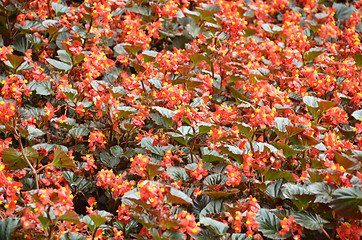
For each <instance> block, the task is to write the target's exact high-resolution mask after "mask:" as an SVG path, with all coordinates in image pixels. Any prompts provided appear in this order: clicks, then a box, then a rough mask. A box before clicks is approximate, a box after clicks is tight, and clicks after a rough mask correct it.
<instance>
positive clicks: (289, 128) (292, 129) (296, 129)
mask: <svg viewBox="0 0 362 240" xmlns="http://www.w3.org/2000/svg"><path fill="white" fill-rule="evenodd" d="M285 128H286V129H287V133H288V135H289V137H291V136H294V135H296V134H298V133H301V132H303V131H304V130H305V129H304V128H301V127H293V126H289V125H286V126H285Z"/></svg>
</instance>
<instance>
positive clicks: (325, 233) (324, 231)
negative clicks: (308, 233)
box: [321, 227, 331, 239]
mask: <svg viewBox="0 0 362 240" xmlns="http://www.w3.org/2000/svg"><path fill="white" fill-rule="evenodd" d="M321 230H322V232H323V233H324V235H326V236H327V238H328V239H331V237H330V236H329V235H328V233H327V232H326V230H324V228H323V227H321Z"/></svg>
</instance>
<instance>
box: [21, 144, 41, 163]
mask: <svg viewBox="0 0 362 240" xmlns="http://www.w3.org/2000/svg"><path fill="white" fill-rule="evenodd" d="M24 154H25V156H26V157H27V158H28V159H29V161H30V162H31V163H34V162H36V161H37V160H38V159H39V153H38V151H37V150H35V149H34V148H32V147H26V148H24Z"/></svg>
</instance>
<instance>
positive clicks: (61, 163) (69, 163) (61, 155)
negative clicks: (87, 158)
mask: <svg viewBox="0 0 362 240" xmlns="http://www.w3.org/2000/svg"><path fill="white" fill-rule="evenodd" d="M51 165H53V166H56V167H63V168H72V169H75V165H74V163H73V160H72V159H71V158H70V157H69V156H68V155H67V154H66V153H65V152H64V151H63V150H62V149H61V148H60V147H59V146H56V147H55V148H54V160H53V162H52V163H51Z"/></svg>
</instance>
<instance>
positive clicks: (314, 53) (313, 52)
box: [305, 48, 325, 62]
mask: <svg viewBox="0 0 362 240" xmlns="http://www.w3.org/2000/svg"><path fill="white" fill-rule="evenodd" d="M324 51H325V50H323V49H321V48H311V49H310V50H309V51H308V52H306V54H305V60H306V61H307V62H310V61H313V60H314V59H315V58H316V57H318V56H319V55H321V54H322V53H323V52H324Z"/></svg>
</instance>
